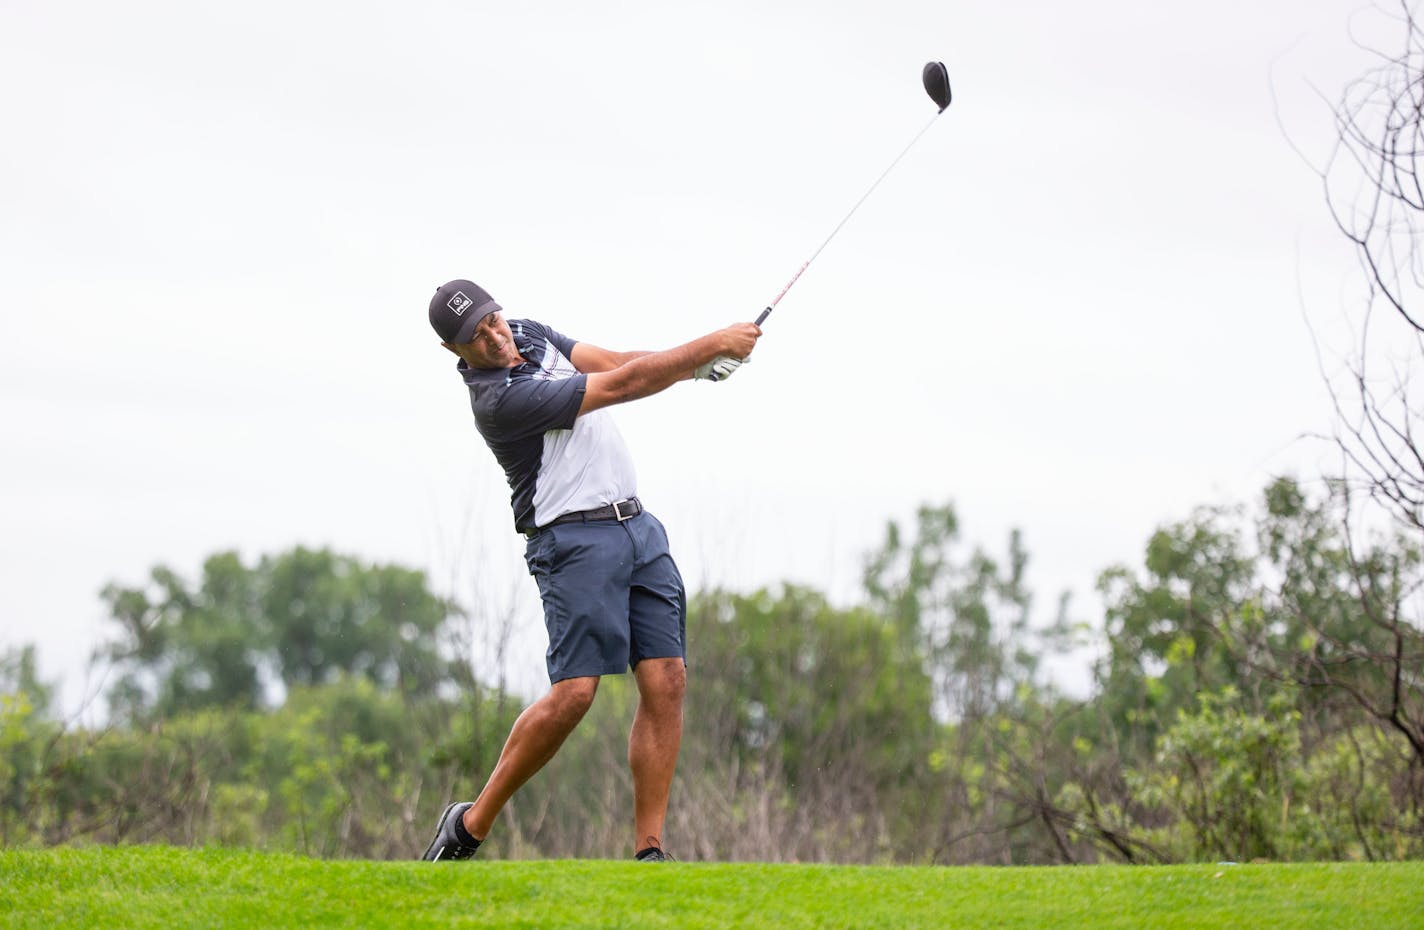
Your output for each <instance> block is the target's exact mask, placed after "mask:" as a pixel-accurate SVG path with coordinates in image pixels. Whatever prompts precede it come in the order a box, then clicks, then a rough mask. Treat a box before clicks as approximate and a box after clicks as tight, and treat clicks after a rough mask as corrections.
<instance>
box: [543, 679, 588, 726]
mask: <svg viewBox="0 0 1424 930" xmlns="http://www.w3.org/2000/svg"><path fill="white" fill-rule="evenodd" d="M597 693H598V679H597V678H565V679H564V680H563V681H557V682H555V683H554V686H553V687H552V688H550V689H549V693H548V695H547V696H546V697H545V700H546V701H548V702H549V709H550V710H551V711H552V712H553V713H554V715H555V716H556V717H557V718H558V719H559V720H560V721H561V722H562V723H563V724H565V725H566V726H569V727H572V726H574V725H575V724H577V723H578V722H579V721H580V720H582V719H583V715H584V714H586V713H588V709H589V708H590V707H592V706H593V697H594V695H595V694H597Z"/></svg>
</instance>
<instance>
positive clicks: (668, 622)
mask: <svg viewBox="0 0 1424 930" xmlns="http://www.w3.org/2000/svg"><path fill="white" fill-rule="evenodd" d="M430 325H431V326H433V327H434V328H435V332H436V333H437V334H439V336H440V340H441V345H443V346H444V347H445V348H446V349H449V350H450V351H451V352H453V353H455V354H456V355H458V356H459V357H460V361H459V363H458V364H457V365H456V368H457V370H458V371H459V373H460V376H461V377H462V378H463V379H464V382H465V384H466V385H467V386H468V388H469V391H470V404H471V406H472V407H473V408H474V414H475V426H476V428H478V429H479V431H480V435H481V436H482V437H484V440H485V443H486V444H487V445H488V446H489V447H490V451H492V452H493V453H494V456H495V458H496V459H497V460H498V462H499V464H500V466H501V467H502V468H503V469H504V473H505V476H506V478H507V479H508V480H509V486H510V489H511V491H512V492H513V494H512V503H513V506H514V527H515V529H516V530H517V531H518V532H520V533H523V534H524V535H525V537H527V541H526V543H525V550H524V558H525V562H526V563H527V564H528V566H529V572H530V574H532V575H533V576H534V578H535V580H536V581H537V582H538V585H539V594H540V596H541V598H542V599H543V602H544V622H545V625H546V626H547V627H548V632H549V648H548V652H547V654H546V659H547V663H548V670H549V681H550V683H551V687H550V688H549V691H548V693H547V694H545V695H544V696H543V697H541V698H540V699H539V700H537V701H535V702H534V703H533V704H531V705H529V707H527V708H526V709H525V710H524V712H523V713H522V714H520V715H519V719H518V720H516V721H515V723H514V727H513V728H512V729H511V730H510V733H509V739H508V740H507V741H506V742H505V744H504V750H503V751H502V752H501V753H500V756H499V761H498V762H497V763H496V764H495V767H494V771H492V772H491V773H490V776H489V779H488V781H486V782H485V786H484V789H483V790H482V791H481V792H480V794H479V796H478V797H476V798H475V800H474V801H459V802H456V803H454V804H451V805H450V806H449V807H447V808H445V812H444V813H443V814H441V815H440V821H439V823H438V824H437V825H436V828H435V838H434V839H433V840H432V841H431V842H430V846H429V848H428V849H426V851H425V855H424V856H422V858H423V859H425V860H427V861H431V862H435V861H442V860H447V859H467V858H469V857H470V856H472V855H474V853H475V850H476V849H478V848H479V845H480V843H481V842H483V841H484V839H485V836H486V835H487V834H488V833H489V831H490V828H491V827H492V826H493V825H494V821H495V818H496V817H497V816H498V814H499V812H500V810H501V809H502V808H503V807H504V805H505V803H506V802H507V801H508V800H509V799H510V797H511V796H512V795H513V794H514V792H515V791H517V790H518V789H519V787H520V786H521V785H523V784H524V783H525V782H526V781H528V780H529V778H530V777H531V776H533V775H534V773H535V772H538V771H539V769H541V768H542V767H543V766H544V764H545V763H547V762H548V761H549V760H550V759H551V758H553V756H554V754H555V753H556V752H557V751H558V749H559V746H560V745H562V744H563V742H564V738H565V737H567V736H568V735H569V733H570V732H572V731H573V729H574V727H575V726H577V725H578V722H579V721H580V720H581V719H582V718H583V716H584V713H585V712H586V711H587V710H588V708H589V706H590V705H591V704H592V703H593V696H594V693H595V692H596V691H597V690H598V681H599V678H600V677H601V676H603V675H618V674H622V673H624V672H625V671H627V670H628V668H630V667H631V668H632V670H633V677H634V679H635V680H636V682H637V686H638V708H637V712H636V714H635V715H634V717H633V728H632V733H631V734H630V735H629V740H628V764H629V766H630V767H631V769H632V774H633V807H634V812H633V821H634V846H633V848H634V849H635V850H637V858H638V859H639V860H642V861H653V862H660V861H663V859H664V858H665V857H664V854H663V851H662V839H661V837H662V832H663V821H664V818H665V817H666V815H667V804H668V791H669V788H670V787H671V784H672V776H673V769H674V767H675V766H676V763H677V754H678V748H679V746H680V745H681V740H682V698H683V691H684V688H685V686H686V681H687V676H686V664H685V661H684V658H685V655H686V652H685V649H686V644H685V642H684V640H685V638H686V631H687V624H686V595H685V593H684V590H683V585H682V577H681V576H680V575H679V574H678V570H677V565H676V564H675V563H674V562H673V559H672V555H671V553H670V552H669V551H668V540H667V534H666V533H665V532H664V530H663V526H662V524H661V523H659V522H658V520H657V518H656V517H654V516H653V515H652V514H651V513H649V512H648V511H647V510H645V509H644V507H643V505H642V503H641V502H640V501H639V500H638V496H637V487H636V482H635V477H634V472H633V463H632V459H631V458H630V457H629V454H628V450H627V448H626V447H625V446H624V444H623V439H622V437H621V436H620V435H619V433H618V429H617V427H615V426H614V424H613V419H612V417H611V416H610V415H609V413H608V411H607V410H606V409H605V408H607V407H611V406H612V405H614V404H621V403H625V402H627V401H630V400H637V399H638V398H640V397H647V396H649V395H651V394H656V393H658V392H659V391H663V390H665V389H667V388H668V387H671V386H672V385H673V384H675V383H676V382H678V381H681V380H685V379H688V378H700V379H707V380H713V381H719V380H723V379H725V378H727V377H729V376H730V375H731V374H732V373H733V372H734V371H736V369H737V367H738V366H740V365H741V364H742V362H743V360H745V359H746V357H747V356H748V355H750V354H751V351H752V349H753V347H755V346H756V342H757V338H758V337H759V336H760V335H761V330H760V329H759V328H758V327H757V326H756V325H755V324H753V323H737V324H734V325H732V326H728V327H727V328H726V329H721V330H718V331H716V332H713V333H709V334H708V335H706V336H702V337H701V338H699V339H694V340H693V341H691V342H689V343H686V344H685V345H681V346H678V347H676V348H673V349H668V350H666V351H663V352H611V351H609V350H607V349H600V348H598V347H597V346H594V345H591V344H589V343H586V342H578V341H576V340H573V339H570V338H568V337H567V336H563V335H561V334H559V333H557V332H555V331H554V330H552V329H550V328H549V327H548V326H545V325H544V324H542V323H537V322H535V321H533V320H506V319H505V317H504V313H503V311H502V309H501V307H500V305H499V304H498V303H496V302H495V301H494V299H493V298H491V297H490V295H489V294H487V293H486V292H485V291H484V290H483V289H482V288H480V287H479V286H478V285H476V284H474V283H472V282H470V281H466V280H455V281H451V282H449V283H447V284H445V285H443V286H441V287H440V288H439V289H438V290H437V291H436V292H435V296H434V297H433V298H432V299H431V301H430Z"/></svg>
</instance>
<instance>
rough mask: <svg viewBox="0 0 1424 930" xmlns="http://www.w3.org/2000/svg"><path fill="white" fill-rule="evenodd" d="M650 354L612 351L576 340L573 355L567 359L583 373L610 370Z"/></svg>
mask: <svg viewBox="0 0 1424 930" xmlns="http://www.w3.org/2000/svg"><path fill="white" fill-rule="evenodd" d="M651 354H652V353H650V352H613V351H611V350H609V349H600V348H599V347H598V346H596V345H593V344H592V343H588V342H576V343H574V352H573V357H572V358H570V359H569V361H571V362H573V363H574V367H575V368H577V369H578V370H579V371H581V372H583V373H584V374H593V373H594V372H596V371H612V370H613V369H615V368H618V367H619V366H622V365H626V364H628V363H629V362H631V361H633V359H635V358H642V357H643V356H644V355H651Z"/></svg>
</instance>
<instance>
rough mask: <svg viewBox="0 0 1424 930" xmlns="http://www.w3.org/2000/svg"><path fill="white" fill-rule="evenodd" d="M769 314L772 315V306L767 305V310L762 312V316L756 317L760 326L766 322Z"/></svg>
mask: <svg viewBox="0 0 1424 930" xmlns="http://www.w3.org/2000/svg"><path fill="white" fill-rule="evenodd" d="M769 316H771V308H770V307H767V308H766V309H765V310H763V311H762V312H761V316H759V317H757V318H756V325H758V326H760V325H761V324H763V323H765V322H766V318H767V317H769Z"/></svg>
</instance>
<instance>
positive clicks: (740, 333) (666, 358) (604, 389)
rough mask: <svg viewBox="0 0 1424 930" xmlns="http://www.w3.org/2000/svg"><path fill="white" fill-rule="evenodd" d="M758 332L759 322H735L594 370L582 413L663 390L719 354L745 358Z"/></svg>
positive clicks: (688, 375) (759, 333) (749, 352)
mask: <svg viewBox="0 0 1424 930" xmlns="http://www.w3.org/2000/svg"><path fill="white" fill-rule="evenodd" d="M759 336H761V330H760V329H758V328H757V326H756V324H754V323H736V324H733V325H732V326H728V327H727V328H726V329H719V330H718V331H717V332H715V333H709V334H707V335H706V336H703V337H702V338H700V339H694V340H692V341H691V342H688V343H685V344H683V345H680V346H678V347H677V348H674V349H667V350H665V351H663V352H648V353H646V354H639V355H637V356H636V357H634V358H632V359H631V360H629V361H628V362H625V363H624V364H622V365H619V366H618V367H617V368H613V369H611V370H608V371H600V372H594V373H592V374H590V375H589V376H588V383H587V386H586V387H585V389H584V395H583V403H582V404H581V405H580V406H579V413H580V414H584V413H588V412H590V411H593V410H599V409H602V408H603V407H611V406H612V405H614V404H622V403H626V402H627V401H630V400H637V399H638V398H640V397H648V396H649V395H652V394H656V393H658V392H659V391H664V390H666V389H667V388H669V387H671V386H672V385H674V384H676V383H677V382H678V381H682V380H684V379H686V378H689V377H691V375H692V372H693V370H695V369H696V368H697V366H699V365H703V364H706V363H707V362H710V361H712V360H713V359H715V358H716V357H717V356H719V355H730V356H732V357H733V358H746V357H747V356H748V355H750V354H751V352H752V349H753V348H755V346H756V341H757V338H758V337H759ZM574 350H575V354H577V350H578V346H575V347H574ZM570 361H573V359H570ZM574 364H575V367H577V366H578V363H577V362H575V363H574Z"/></svg>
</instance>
